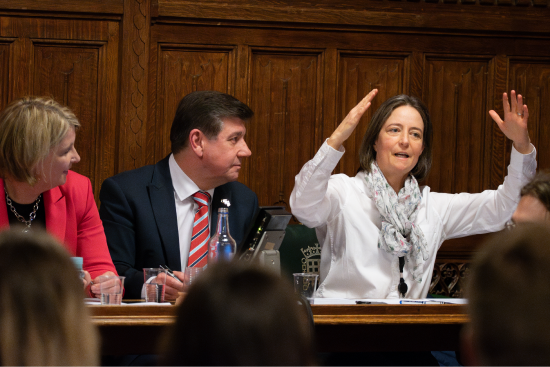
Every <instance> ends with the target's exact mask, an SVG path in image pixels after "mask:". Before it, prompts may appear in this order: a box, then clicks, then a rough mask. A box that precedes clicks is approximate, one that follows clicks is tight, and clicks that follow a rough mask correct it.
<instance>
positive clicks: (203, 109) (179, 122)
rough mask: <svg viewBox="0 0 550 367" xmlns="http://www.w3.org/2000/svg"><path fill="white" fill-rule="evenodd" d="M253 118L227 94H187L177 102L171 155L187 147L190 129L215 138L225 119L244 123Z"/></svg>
mask: <svg viewBox="0 0 550 367" xmlns="http://www.w3.org/2000/svg"><path fill="white" fill-rule="evenodd" d="M253 115H254V112H252V110H251V109H250V107H248V106H247V105H246V104H244V103H242V102H241V101H239V100H238V99H237V98H235V97H233V96H230V95H229V94H226V93H221V92H216V91H211V90H206V91H197V92H192V93H189V94H188V95H186V96H185V97H183V99H182V100H181V101H180V103H179V105H178V109H177V110H176V116H175V117H174V121H173V122H172V128H171V130H170V142H171V143H172V153H179V152H180V151H181V150H183V149H184V148H185V147H187V146H188V144H189V134H190V133H191V130H193V129H199V130H200V131H202V133H203V134H204V135H206V137H207V138H208V139H214V138H216V137H217V136H218V134H219V133H220V131H222V129H223V119H224V118H238V119H241V120H243V121H245V122H246V121H248V120H250V118H252V116H253Z"/></svg>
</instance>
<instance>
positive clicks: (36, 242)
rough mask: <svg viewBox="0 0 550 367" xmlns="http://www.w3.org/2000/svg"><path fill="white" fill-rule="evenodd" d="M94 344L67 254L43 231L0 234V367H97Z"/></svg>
mask: <svg viewBox="0 0 550 367" xmlns="http://www.w3.org/2000/svg"><path fill="white" fill-rule="evenodd" d="M98 362H99V344H98V338H97V332H96V330H95V328H94V326H93V325H92V324H91V322H90V319H89V316H88V311H87V309H86V307H85V306H84V301H83V297H82V284H81V282H80V279H79V278H78V273H77V271H76V268H75V266H74V265H73V263H72V261H71V260H70V258H69V254H68V253H67V251H66V250H65V249H64V248H63V247H61V245H59V244H58V243H57V242H56V240H54V239H53V238H52V237H50V236H49V235H48V234H47V233H42V231H40V230H34V231H33V232H31V233H21V230H20V229H19V228H18V227H17V226H14V228H13V229H12V230H9V231H4V232H2V233H0V364H1V365H7V366H45V365H52V366H61V365H70V366H81V365H97V364H98Z"/></svg>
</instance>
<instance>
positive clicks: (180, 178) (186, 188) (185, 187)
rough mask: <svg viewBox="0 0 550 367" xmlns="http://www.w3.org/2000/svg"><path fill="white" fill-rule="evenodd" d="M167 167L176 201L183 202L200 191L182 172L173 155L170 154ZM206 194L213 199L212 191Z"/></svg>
mask: <svg viewBox="0 0 550 367" xmlns="http://www.w3.org/2000/svg"><path fill="white" fill-rule="evenodd" d="M168 166H169V168H170V176H171V177H172V186H174V193H175V195H176V199H178V200H180V201H183V200H185V199H187V198H188V197H190V196H191V195H193V194H194V193H196V192H197V191H199V190H200V189H199V187H198V186H197V185H196V184H195V183H194V182H193V180H191V179H190V178H189V176H187V175H186V174H185V172H183V170H182V169H181V167H180V166H179V165H178V163H177V162H176V159H175V158H174V154H170V158H169V159H168ZM207 192H208V193H209V194H210V196H211V197H213V195H214V189H210V190H207Z"/></svg>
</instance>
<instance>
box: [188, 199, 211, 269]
mask: <svg viewBox="0 0 550 367" xmlns="http://www.w3.org/2000/svg"><path fill="white" fill-rule="evenodd" d="M193 199H195V202H196V203H197V204H198V206H199V207H198V209H197V211H196V212H195V222H194V223H193V234H192V236H191V247H190V248H189V260H188V261H187V266H188V267H195V268H202V267H203V266H205V265H206V263H207V262H208V257H207V256H206V255H207V254H208V240H209V239H210V229H209V228H208V203H209V202H210V194H209V193H207V192H206V191H197V192H196V193H194V194H193Z"/></svg>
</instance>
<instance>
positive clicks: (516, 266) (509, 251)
mask: <svg viewBox="0 0 550 367" xmlns="http://www.w3.org/2000/svg"><path fill="white" fill-rule="evenodd" d="M549 280H550V229H549V228H548V227H547V226H543V225H540V224H534V223H529V224H518V225H517V227H516V228H515V229H514V230H512V231H506V232H502V233H500V234H498V235H496V236H494V237H492V238H491V240H490V241H489V242H488V243H487V244H486V245H485V246H484V247H483V248H482V250H481V252H480V253H478V254H477V256H476V257H475V259H474V262H473V265H472V271H471V274H470V278H469V283H468V287H467V293H466V295H467V297H468V298H469V305H468V308H469V312H470V317H471V324H470V325H469V327H470V330H469V332H470V334H471V344H472V345H473V346H474V350H475V351H476V353H475V355H476V356H477V358H478V359H479V360H478V361H477V363H479V364H480V365H516V366H519V365H528V366H542V365H550V313H549V312H548V307H549V305H550V286H549Z"/></svg>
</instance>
